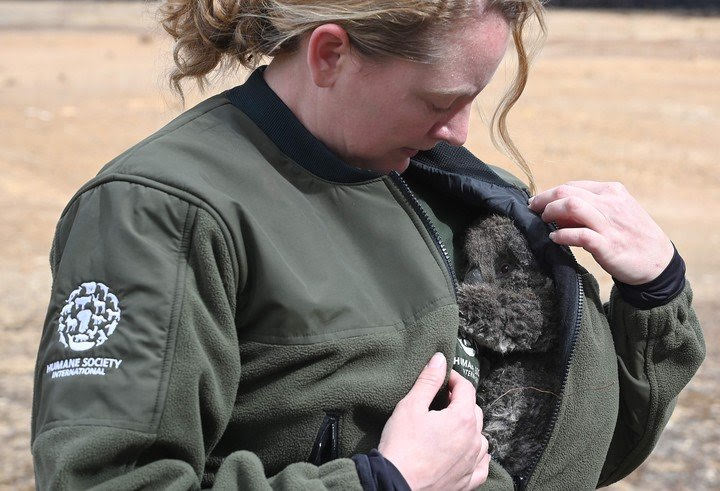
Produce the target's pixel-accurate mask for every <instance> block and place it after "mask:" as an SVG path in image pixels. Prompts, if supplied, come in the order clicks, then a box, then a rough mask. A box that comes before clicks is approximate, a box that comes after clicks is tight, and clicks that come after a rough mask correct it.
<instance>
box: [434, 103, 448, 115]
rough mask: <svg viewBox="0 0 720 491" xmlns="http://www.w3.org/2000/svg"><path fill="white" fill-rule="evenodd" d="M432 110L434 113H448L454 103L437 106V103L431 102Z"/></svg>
mask: <svg viewBox="0 0 720 491" xmlns="http://www.w3.org/2000/svg"><path fill="white" fill-rule="evenodd" d="M429 106H430V110H431V111H432V112H434V113H446V112H448V111H449V110H450V109H452V104H450V105H449V106H448V107H442V106H436V105H435V104H432V103H429Z"/></svg>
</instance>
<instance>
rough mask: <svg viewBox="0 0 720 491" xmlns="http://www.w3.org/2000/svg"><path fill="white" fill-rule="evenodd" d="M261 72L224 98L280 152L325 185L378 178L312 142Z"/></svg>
mask: <svg viewBox="0 0 720 491" xmlns="http://www.w3.org/2000/svg"><path fill="white" fill-rule="evenodd" d="M264 71H265V67H264V66H262V67H260V68H258V69H257V70H255V71H254V72H253V73H252V74H251V75H250V78H248V79H247V81H246V82H245V83H244V84H243V85H239V86H237V87H235V88H234V89H231V90H229V91H228V92H227V93H226V95H227V98H228V99H229V100H230V102H231V103H232V104H233V105H234V106H235V107H237V108H238V109H240V110H241V111H242V112H244V113H245V114H246V115H247V116H248V117H249V118H250V119H251V120H252V121H253V122H254V123H255V124H256V125H257V126H258V127H259V128H260V129H261V130H262V131H263V133H265V135H267V137H268V138H270V140H272V142H273V143H274V144H275V145H276V146H277V147H278V148H279V149H280V151H282V152H283V153H284V154H285V155H287V156H288V157H290V158H291V159H292V160H294V161H295V162H296V163H298V164H299V165H301V166H302V167H304V168H305V169H307V170H308V171H309V172H312V173H313V174H315V175H316V176H318V177H320V178H322V179H325V180H327V181H332V182H337V183H343V184H349V183H356V182H362V181H367V180H370V179H375V178H377V177H380V176H381V174H378V173H377V172H373V171H370V170H365V169H360V168H358V167H353V166H350V165H348V164H346V163H345V162H344V161H343V160H342V159H340V158H339V157H338V156H337V155H335V154H334V153H333V152H332V151H330V149H329V148H327V147H326V146H325V144H324V143H322V142H321V141H320V140H318V139H317V138H315V137H314V136H313V135H312V133H310V132H309V131H308V130H307V128H305V126H303V124H302V123H301V122H300V120H298V118H297V117H296V116H295V114H293V112H292V111H291V110H290V108H289V107H287V105H285V103H284V102H283V101H282V99H280V98H279V97H278V96H277V94H276V93H275V92H273V90H272V89H271V88H270V86H269V85H268V84H267V83H266V82H265V79H264V77H263V72H264Z"/></svg>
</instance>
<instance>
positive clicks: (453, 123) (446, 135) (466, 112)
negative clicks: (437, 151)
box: [430, 104, 471, 146]
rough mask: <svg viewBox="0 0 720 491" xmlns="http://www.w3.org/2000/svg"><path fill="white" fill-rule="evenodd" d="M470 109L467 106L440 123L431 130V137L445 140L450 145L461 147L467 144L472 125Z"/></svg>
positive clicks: (469, 106) (469, 105) (468, 105)
mask: <svg viewBox="0 0 720 491" xmlns="http://www.w3.org/2000/svg"><path fill="white" fill-rule="evenodd" d="M470 108H471V104H467V105H466V106H464V107H463V108H462V109H460V110H459V111H456V112H454V113H452V115H451V116H450V117H449V118H447V119H444V120H442V121H440V122H438V123H437V124H436V125H435V126H434V127H433V129H432V130H431V135H430V136H431V137H432V138H433V139H436V140H444V141H446V142H448V143H449V144H450V145H455V146H460V145H462V144H463V143H465V140H467V135H468V126H469V125H470Z"/></svg>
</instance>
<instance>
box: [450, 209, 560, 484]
mask: <svg viewBox="0 0 720 491" xmlns="http://www.w3.org/2000/svg"><path fill="white" fill-rule="evenodd" d="M464 251H465V257H464V259H465V265H464V271H465V274H464V275H463V281H462V283H461V285H460V288H459V290H458V303H459V305H460V327H461V330H462V331H464V332H465V333H466V336H467V337H468V338H469V339H471V340H473V341H474V342H475V344H476V345H477V347H478V358H479V359H480V363H481V373H480V383H479V386H478V391H477V402H478V405H479V406H480V407H481V408H482V409H483V412H484V415H485V423H484V424H485V426H484V433H485V435H486V436H487V438H488V441H489V442H490V451H491V453H492V455H493V458H495V459H497V460H498V461H499V462H500V463H501V464H502V465H503V467H505V469H507V470H508V472H510V474H512V475H519V474H522V473H523V472H524V471H526V470H527V469H528V467H529V465H530V464H531V460H532V458H533V457H534V456H535V454H536V453H537V452H538V451H539V449H540V446H541V444H542V435H543V433H544V432H545V431H546V429H547V426H548V424H549V420H550V417H551V411H552V406H553V403H554V402H555V398H556V397H557V396H556V394H557V393H558V390H559V386H560V375H559V366H558V357H559V355H558V353H559V350H558V323H557V314H556V310H557V309H556V305H555V287H554V285H553V281H552V279H550V278H549V277H548V276H547V275H546V274H544V273H543V272H542V271H541V270H540V268H539V266H538V264H537V263H536V261H535V258H534V256H533V254H532V252H531V251H530V249H529V247H528V244H527V241H526V239H525V237H524V236H523V235H522V233H521V232H520V231H519V230H518V229H517V228H516V227H515V225H514V224H513V223H512V221H511V220H510V219H509V218H506V217H501V216H498V215H489V216H486V217H483V218H481V219H479V220H478V221H476V222H475V223H473V224H472V225H471V226H470V228H469V229H468V232H467V235H466V238H465V246H464Z"/></svg>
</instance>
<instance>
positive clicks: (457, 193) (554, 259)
mask: <svg viewBox="0 0 720 491" xmlns="http://www.w3.org/2000/svg"><path fill="white" fill-rule="evenodd" d="M406 173H407V174H412V175H413V177H415V178H416V179H418V180H421V181H422V182H424V183H425V184H426V185H428V186H432V187H433V188H435V189H436V191H438V192H441V193H445V194H447V195H450V196H454V197H457V198H459V199H460V200H462V201H463V202H464V203H465V204H466V206H468V207H471V208H472V207H474V208H476V209H478V210H479V211H481V212H482V213H487V212H488V211H489V212H491V213H497V214H500V215H504V216H507V217H510V218H511V219H512V220H513V222H514V223H515V225H516V226H517V227H518V228H519V229H520V230H521V231H522V232H523V234H524V235H525V237H526V238H527V239H528V243H529V245H530V249H531V250H532V252H533V253H534V255H535V257H536V258H537V261H538V263H539V264H540V265H541V267H543V268H545V269H546V271H548V272H549V273H550V274H551V275H552V276H553V278H554V280H555V286H556V291H557V294H558V307H559V313H560V325H561V326H562V328H561V329H562V330H563V331H564V336H563V338H564V339H565V345H564V347H563V352H562V357H563V359H564V360H567V359H569V357H570V353H571V350H572V346H573V344H574V342H575V336H576V333H577V330H576V327H577V325H578V323H579V321H580V315H581V311H580V304H579V303H578V302H579V299H580V297H581V292H582V290H581V286H580V283H579V277H578V265H577V262H576V261H575V257H574V256H573V255H572V252H570V249H569V248H568V247H565V246H559V245H557V244H555V243H554V242H553V241H552V240H550V238H549V237H548V232H550V231H551V229H550V226H549V225H548V224H546V223H545V222H544V221H543V220H542V218H540V216H538V215H537V214H536V213H534V212H532V211H531V210H530V208H529V207H528V202H527V200H528V195H527V194H525V192H524V191H522V190H521V189H519V188H516V187H515V186H513V185H511V184H509V183H507V182H505V181H504V180H502V179H501V178H500V177H499V176H498V175H497V174H495V172H493V170H492V169H491V168H490V167H489V166H488V165H487V164H485V163H484V162H482V161H481V160H479V159H478V158H477V157H475V156H474V155H473V154H472V153H470V152H469V151H467V150H466V149H464V148H462V147H452V146H450V145H447V144H444V143H440V144H438V145H436V146H435V148H433V149H432V150H430V151H428V152H423V153H420V154H418V155H417V156H416V157H415V158H414V159H413V160H412V161H411V166H410V167H409V168H408V170H407V171H406Z"/></svg>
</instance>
